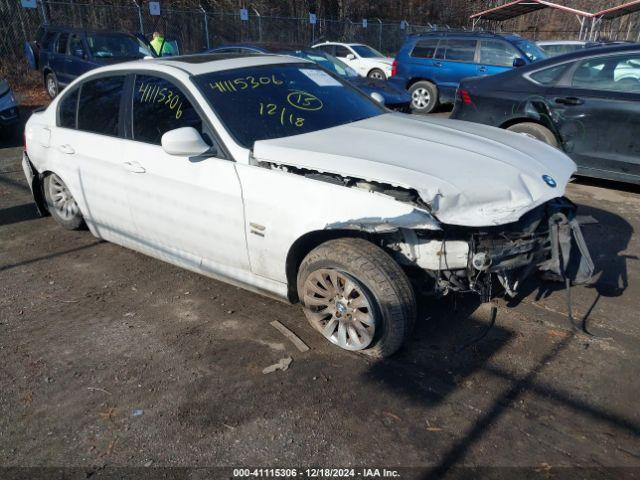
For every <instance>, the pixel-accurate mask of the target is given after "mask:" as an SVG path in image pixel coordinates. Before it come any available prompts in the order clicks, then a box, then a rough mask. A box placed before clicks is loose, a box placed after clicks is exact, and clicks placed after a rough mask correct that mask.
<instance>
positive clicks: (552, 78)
mask: <svg viewBox="0 0 640 480" xmlns="http://www.w3.org/2000/svg"><path fill="white" fill-rule="evenodd" d="M570 65H571V64H569V63H565V64H563V65H556V66H555V67H550V68H545V69H544V70H540V71H538V72H534V73H532V74H531V75H529V76H530V77H531V79H532V80H535V81H536V82H538V83H540V84H541V85H555V84H556V83H557V82H558V80H560V78H561V77H562V75H564V72H566V71H567V69H568V68H569V66H570Z"/></svg>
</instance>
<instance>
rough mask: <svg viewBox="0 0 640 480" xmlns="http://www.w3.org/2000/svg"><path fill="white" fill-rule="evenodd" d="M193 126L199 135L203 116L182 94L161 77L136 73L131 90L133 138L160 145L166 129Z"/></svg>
mask: <svg viewBox="0 0 640 480" xmlns="http://www.w3.org/2000/svg"><path fill="white" fill-rule="evenodd" d="M182 127H193V128H195V129H196V130H198V132H200V134H202V133H203V132H202V119H201V118H200V115H198V112H196V110H195V108H193V106H192V105H191V103H190V102H189V100H187V98H186V97H185V95H184V94H183V93H182V91H180V89H179V88H177V87H176V86H175V85H174V84H173V83H171V82H169V81H168V80H165V79H163V78H158V77H152V76H148V75H136V82H135V85H134V90H133V139H134V140H137V141H139V142H147V143H153V144H156V145H160V140H161V138H162V135H164V134H165V133H166V132H168V131H169V130H174V129H176V128H182Z"/></svg>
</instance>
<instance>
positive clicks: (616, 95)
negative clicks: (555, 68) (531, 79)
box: [547, 52, 640, 178]
mask: <svg viewBox="0 0 640 480" xmlns="http://www.w3.org/2000/svg"><path fill="white" fill-rule="evenodd" d="M635 65H637V66H638V67H640V54H639V53H637V52H635V53H624V54H616V55H606V56H598V57H595V58H593V57H592V58H588V59H585V60H582V61H580V62H577V64H576V65H575V67H574V68H573V70H572V71H571V72H569V74H567V75H566V77H565V79H564V80H563V81H562V82H560V84H559V85H556V86H553V87H550V88H549V90H548V92H547V100H548V104H549V105H551V106H552V108H553V110H554V114H555V117H556V118H557V119H558V130H559V134H560V137H561V139H562V142H563V145H564V148H565V151H566V152H567V153H568V154H569V155H570V156H571V157H572V158H573V159H574V160H575V161H576V163H577V164H578V166H579V167H580V170H581V171H582V172H583V173H585V174H594V175H598V176H607V177H609V178H621V177H622V176H628V175H632V176H636V177H640V135H638V132H640V68H634V66H635Z"/></svg>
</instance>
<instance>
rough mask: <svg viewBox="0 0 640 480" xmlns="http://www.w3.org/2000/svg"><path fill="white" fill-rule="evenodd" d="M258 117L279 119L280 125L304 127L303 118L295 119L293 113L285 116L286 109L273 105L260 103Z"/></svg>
mask: <svg viewBox="0 0 640 480" xmlns="http://www.w3.org/2000/svg"><path fill="white" fill-rule="evenodd" d="M260 115H269V116H272V117H279V118H280V124H281V125H283V126H284V125H285V123H287V121H288V123H289V124H291V125H294V126H296V127H298V128H300V127H302V126H303V125H304V118H302V117H296V116H295V115H294V114H293V113H289V115H288V116H287V109H286V107H278V105H276V104H275V103H266V104H265V103H262V102H260Z"/></svg>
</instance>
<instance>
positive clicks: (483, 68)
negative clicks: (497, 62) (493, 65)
mask: <svg viewBox="0 0 640 480" xmlns="http://www.w3.org/2000/svg"><path fill="white" fill-rule="evenodd" d="M478 71H479V72H480V73H486V72H487V67H479V68H478Z"/></svg>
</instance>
